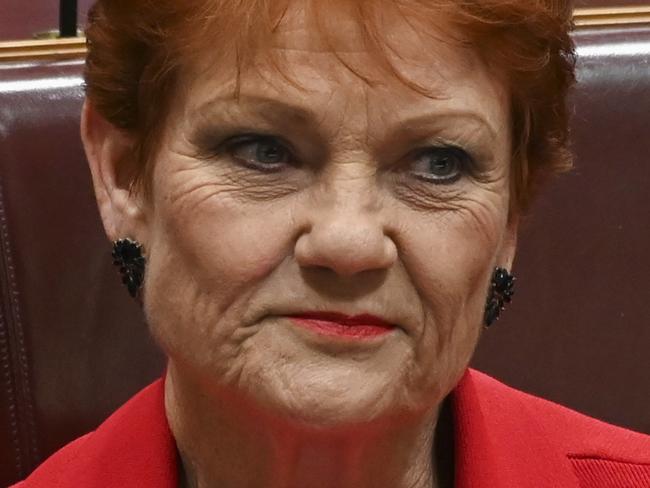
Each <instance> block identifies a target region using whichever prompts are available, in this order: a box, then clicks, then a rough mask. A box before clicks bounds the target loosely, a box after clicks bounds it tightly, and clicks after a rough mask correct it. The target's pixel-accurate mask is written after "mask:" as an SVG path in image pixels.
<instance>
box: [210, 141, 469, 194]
mask: <svg viewBox="0 0 650 488" xmlns="http://www.w3.org/2000/svg"><path fill="white" fill-rule="evenodd" d="M264 143H267V144H269V145H270V146H277V147H279V148H281V149H282V151H284V152H285V155H286V156H287V157H288V159H289V161H288V162H280V163H275V164H264V163H256V162H254V161H250V160H247V159H244V158H242V157H237V156H236V155H235V153H236V152H237V150H239V149H241V148H244V147H246V146H247V145H254V144H264ZM217 152H219V153H222V152H225V153H227V154H229V155H230V157H232V158H233V159H235V160H237V161H238V162H239V163H240V164H243V165H245V166H247V167H250V168H252V169H255V170H258V171H263V172H268V173H274V172H278V171H279V170H281V169H282V168H283V167H285V166H286V165H287V164H289V165H292V166H296V165H297V162H298V158H296V157H295V155H294V151H293V150H292V148H291V145H290V144H288V143H286V142H285V141H284V140H283V139H282V138H280V137H278V136H274V135H266V134H255V133H250V134H241V135H236V136H234V137H231V138H229V139H227V140H226V141H225V142H223V143H222V144H220V145H219V149H218V151H217ZM436 152H438V153H439V152H442V153H443V154H444V155H445V156H446V157H448V156H453V157H454V158H456V161H457V162H458V169H457V172H455V173H454V175H453V176H451V177H437V176H433V175H432V174H430V173H424V172H414V171H412V172H411V173H412V174H413V175H414V176H415V177H416V178H418V179H420V180H423V181H425V182H428V183H432V184H435V185H450V184H453V183H455V182H457V181H458V180H459V179H460V178H462V177H463V176H464V175H466V174H468V172H470V170H471V168H472V167H473V166H474V164H475V161H474V159H473V158H472V156H470V154H469V153H467V151H465V150H464V149H462V148H460V147H458V146H455V145H451V144H440V145H437V146H427V147H422V148H419V149H416V150H415V151H412V152H411V153H410V154H409V155H408V156H407V158H406V159H408V160H411V161H413V163H415V162H417V161H416V160H417V158H421V157H423V156H426V155H427V154H433V153H436Z"/></svg>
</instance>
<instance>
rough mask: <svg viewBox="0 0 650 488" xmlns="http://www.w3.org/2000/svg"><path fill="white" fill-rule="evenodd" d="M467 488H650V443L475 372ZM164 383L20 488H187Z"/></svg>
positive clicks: (460, 396)
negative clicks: (179, 474)
mask: <svg viewBox="0 0 650 488" xmlns="http://www.w3.org/2000/svg"><path fill="white" fill-rule="evenodd" d="M452 404H453V412H454V414H453V415H454V424H455V425H454V435H455V463H456V482H455V486H456V487H457V488H526V487H531V488H558V487H562V488H650V436H646V435H642V434H637V433H634V432H630V431H627V430H625V429H621V428H618V427H614V426H611V425H608V424H605V423H603V422H600V421H598V420H594V419H591V418H589V417H586V416H584V415H581V414H579V413H577V412H574V411H571V410H569V409H567V408H564V407H562V406H560V405H557V404H554V403H551V402H549V401H546V400H542V399H540V398H536V397H533V396H531V395H528V394H526V393H522V392H520V391H517V390H514V389H512V388H510V387H508V386H506V385H503V384H502V383H499V382H498V381H496V380H495V379H493V378H490V377H489V376H486V375H484V374H483V373H479V372H478V371H473V370H468V371H467V373H466V374H465V376H464V378H463V380H462V381H461V382H460V384H459V385H458V386H457V388H456V389H455V390H454V393H453V394H452ZM177 470H178V459H177V451H176V446H175V444H174V439H173V438H172V435H171V433H170V431H169V426H168V424H167V420H166V418H165V412H164V405H163V382H162V381H161V380H159V381H157V382H156V383H154V384H153V385H151V386H149V387H147V388H146V389H145V390H143V391H142V392H140V393H139V394H138V395H136V396H135V397H134V398H132V399H131V400H130V401H129V402H127V403H126V404H125V405H124V406H123V407H122V408H120V409H119V410H118V411H117V412H115V413H114V414H113V415H112V416H111V417H110V418H109V419H108V420H106V422H104V423H103V424H102V425H101V426H100V427H99V428H98V429H97V430H96V431H94V432H92V433H90V434H87V435H86V436H84V437H81V438H80V439H77V440H76V441H74V442H72V443H71V444H69V445H68V446H66V447H64V448H63V449H61V450H60V451H59V452H57V453H56V454H54V455H53V456H52V457H51V458H50V459H49V460H47V461H46V462H45V463H44V464H43V465H41V466H40V467H39V468H38V469H37V470H36V471H35V472H34V473H33V474H32V475H31V476H30V477H29V478H27V480H25V481H23V482H22V483H19V484H18V485H16V486H15V488H46V487H47V488H63V487H65V488H73V487H74V488H78V487H83V488H118V487H119V488H131V487H132V488H146V487H155V488H177V484H178V478H177Z"/></svg>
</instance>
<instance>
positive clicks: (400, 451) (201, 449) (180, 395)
mask: <svg viewBox="0 0 650 488" xmlns="http://www.w3.org/2000/svg"><path fill="white" fill-rule="evenodd" d="M171 370H172V368H171V367H170V369H169V370H168V375H167V379H166V388H165V392H166V394H165V407H166V410H167V416H168V419H169V424H170V428H171V430H172V432H173V434H174V437H175V438H176V442H177V445H178V451H179V457H180V460H181V462H179V469H180V470H181V473H180V474H181V476H180V479H181V480H182V482H181V487H182V488H213V487H217V486H218V487H219V488H241V487H243V486H246V487H249V488H257V487H259V488H297V487H304V486H309V487H310V488H365V487H367V488H370V487H372V488H447V487H452V486H453V484H448V483H449V480H450V479H452V480H453V469H452V476H451V478H450V476H449V475H448V474H445V471H446V470H448V469H449V466H448V465H447V464H448V462H447V459H446V458H445V453H449V452H451V453H452V454H453V448H452V446H449V445H448V444H447V442H448V441H449V439H448V436H447V435H446V431H450V428H447V427H444V428H442V429H441V428H440V426H436V423H437V422H436V420H437V417H438V415H437V414H438V412H437V411H436V412H428V413H427V414H425V415H423V416H422V417H421V418H418V419H409V421H401V422H399V423H395V424H394V425H391V424H388V425H386V426H384V425H381V426H380V427H379V428H377V427H375V426H373V428H370V429H368V428H367V427H364V428H356V427H355V428H350V430H342V429H339V430H338V431H336V430H333V431H328V430H324V429H322V430H321V429H319V430H316V429H311V428H297V427H296V426H295V425H294V426H292V425H290V424H288V423H278V422H273V421H270V419H272V417H271V416H270V415H263V414H262V415H259V414H257V415H256V413H257V412H254V411H250V412H245V411H244V410H245V409H241V408H237V407H236V406H235V408H234V409H231V408H228V407H226V408H220V407H224V405H226V404H227V403H228V402H226V401H217V402H215V401H213V400H211V399H209V398H208V397H207V396H206V395H203V394H199V395H195V394H193V392H197V391H200V390H198V389H195V388H187V385H185V386H184V385H183V384H182V383H181V384H179V382H178V380H177V377H178V375H173V373H171ZM172 376H174V377H172ZM183 383H185V382H183ZM443 411H444V410H443ZM206 412H209V414H206ZM441 419H444V420H445V421H447V420H448V419H446V418H445V416H441ZM438 432H443V434H445V435H444V436H443V437H441V438H438V437H437V434H438ZM452 440H453V436H452ZM445 444H447V445H446V448H445ZM441 454H442V455H441ZM452 459H453V456H452ZM438 480H440V482H439V481H438Z"/></svg>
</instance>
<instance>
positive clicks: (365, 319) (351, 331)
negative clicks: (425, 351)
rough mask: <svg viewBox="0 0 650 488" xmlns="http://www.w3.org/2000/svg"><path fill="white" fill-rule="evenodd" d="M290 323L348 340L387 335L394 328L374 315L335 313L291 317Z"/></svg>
mask: <svg viewBox="0 0 650 488" xmlns="http://www.w3.org/2000/svg"><path fill="white" fill-rule="evenodd" d="M289 319H291V321H292V322H293V323H294V324H296V325H298V326H300V327H304V328H307V329H310V330H312V331H314V332H317V333H319V334H323V335H328V336H339V337H345V338H350V339H366V338H372V337H378V336H382V335H386V334H389V333H390V332H391V331H392V330H393V329H395V326H394V325H392V324H390V323H388V322H386V321H385V320H382V319H380V318H379V317H375V316H374V315H367V314H364V315H355V316H352V317H351V316H348V315H343V314H340V313H335V312H316V313H304V314H300V315H293V316H291V317H289Z"/></svg>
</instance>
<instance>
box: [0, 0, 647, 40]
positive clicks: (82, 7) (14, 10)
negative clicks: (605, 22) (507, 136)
mask: <svg viewBox="0 0 650 488" xmlns="http://www.w3.org/2000/svg"><path fill="white" fill-rule="evenodd" d="M92 3H93V2H92V0H79V1H78V18H79V25H80V26H81V27H83V24H84V21H85V18H86V13H87V12H88V9H89V8H90V6H91V5H92ZM628 5H648V0H576V1H575V6H576V7H614V6H628ZM58 25H59V2H58V1H56V0H0V41H2V40H14V39H30V38H32V37H33V36H34V35H38V34H41V33H43V32H47V31H51V30H54V29H57V27H58Z"/></svg>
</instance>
